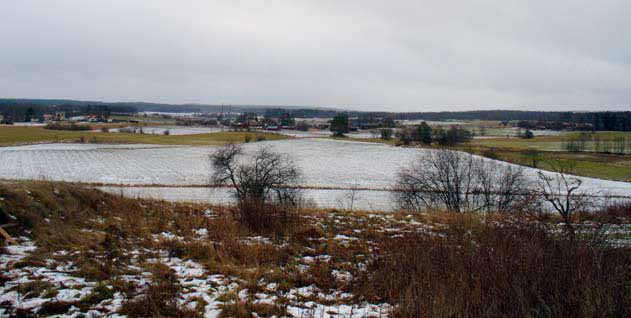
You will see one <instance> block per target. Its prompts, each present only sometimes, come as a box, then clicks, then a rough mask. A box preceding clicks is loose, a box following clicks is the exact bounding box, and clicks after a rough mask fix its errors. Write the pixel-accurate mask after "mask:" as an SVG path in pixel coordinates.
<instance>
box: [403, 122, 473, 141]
mask: <svg viewBox="0 0 631 318" xmlns="http://www.w3.org/2000/svg"><path fill="white" fill-rule="evenodd" d="M397 137H398V138H399V140H400V141H401V142H402V143H403V144H409V143H411V142H419V143H422V144H426V145H428V144H431V143H437V144H439V145H441V146H455V145H457V144H460V143H464V142H468V141H470V140H471V139H472V138H473V134H472V133H471V132H470V131H469V130H467V129H465V128H462V127H461V126H457V125H453V126H450V127H449V128H448V129H444V128H443V127H441V126H437V127H434V128H432V127H430V126H429V125H428V124H427V123H426V122H422V123H421V124H420V125H418V126H413V127H407V128H404V129H402V130H401V131H399V132H398V133H397Z"/></svg>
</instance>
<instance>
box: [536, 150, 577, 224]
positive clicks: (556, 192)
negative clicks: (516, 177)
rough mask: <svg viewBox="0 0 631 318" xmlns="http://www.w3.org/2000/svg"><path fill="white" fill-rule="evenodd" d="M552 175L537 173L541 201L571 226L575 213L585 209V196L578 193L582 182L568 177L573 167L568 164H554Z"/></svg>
mask: <svg viewBox="0 0 631 318" xmlns="http://www.w3.org/2000/svg"><path fill="white" fill-rule="evenodd" d="M554 170H555V171H557V172H554V173H544V172H542V171H539V172H538V173H537V174H538V176H539V189H540V191H539V193H540V195H541V197H542V198H543V200H544V201H545V202H547V203H549V204H550V205H551V206H552V208H553V209H554V210H555V211H557V212H558V213H559V214H560V215H561V217H562V218H563V221H564V222H565V223H566V224H568V225H569V224H571V222H572V216H573V214H574V213H575V212H577V211H579V210H582V209H586V205H587V201H586V198H587V196H586V194H585V193H579V192H578V190H579V189H580V187H581V185H582V183H583V181H581V179H579V178H577V177H574V176H572V175H570V174H569V173H570V172H571V171H572V170H573V167H572V165H571V164H569V163H564V162H557V163H555V169H554Z"/></svg>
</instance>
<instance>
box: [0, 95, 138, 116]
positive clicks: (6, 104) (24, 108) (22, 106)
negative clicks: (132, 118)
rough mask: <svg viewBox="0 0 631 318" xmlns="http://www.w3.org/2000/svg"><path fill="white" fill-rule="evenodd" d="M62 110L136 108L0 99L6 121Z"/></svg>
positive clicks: (75, 113) (85, 112) (103, 111)
mask: <svg viewBox="0 0 631 318" xmlns="http://www.w3.org/2000/svg"><path fill="white" fill-rule="evenodd" d="M55 112H64V113H65V114H66V117H71V116H82V115H100V116H102V117H108V116H110V115H111V114H133V113H136V112H137V109H136V108H135V107H133V106H130V105H127V104H123V103H120V104H119V103H100V102H78V101H64V100H29V99H0V113H1V114H2V115H3V117H4V118H5V120H6V121H8V122H23V121H27V122H28V121H31V120H34V119H35V120H41V119H43V116H44V114H46V113H55Z"/></svg>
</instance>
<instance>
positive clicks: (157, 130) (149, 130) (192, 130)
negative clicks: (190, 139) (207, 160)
mask: <svg viewBox="0 0 631 318" xmlns="http://www.w3.org/2000/svg"><path fill="white" fill-rule="evenodd" d="M126 129H127V130H129V129H132V130H134V129H135V130H136V133H140V128H138V127H123V128H113V129H110V130H109V132H111V133H120V132H121V130H123V132H125V130H126ZM225 131H228V129H221V128H218V127H188V126H168V125H165V126H143V127H142V133H143V134H149V135H165V134H168V135H171V136H183V135H200V134H210V133H219V132H225ZM167 132H168V133H167Z"/></svg>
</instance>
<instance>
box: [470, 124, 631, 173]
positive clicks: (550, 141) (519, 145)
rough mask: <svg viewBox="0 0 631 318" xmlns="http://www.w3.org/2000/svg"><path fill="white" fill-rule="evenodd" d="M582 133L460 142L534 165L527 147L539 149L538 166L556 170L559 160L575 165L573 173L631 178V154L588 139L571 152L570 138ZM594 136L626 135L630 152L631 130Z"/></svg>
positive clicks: (478, 150) (482, 152) (479, 151)
mask: <svg viewBox="0 0 631 318" xmlns="http://www.w3.org/2000/svg"><path fill="white" fill-rule="evenodd" d="M579 136H580V133H566V134H563V135H559V136H539V137H535V138H532V139H522V138H488V139H474V140H472V141H471V142H470V143H469V144H467V145H463V146H460V147H459V149H461V150H463V151H469V152H473V153H476V154H479V155H485V156H487V157H488V156H490V157H492V158H495V159H499V160H504V161H507V162H512V163H516V164H520V165H526V166H531V161H530V160H531V157H530V156H529V155H527V154H526V151H530V150H538V151H539V152H540V153H539V154H538V157H539V161H540V162H539V164H538V166H537V167H538V168H541V169H545V170H551V171H555V170H556V169H557V166H558V164H559V163H562V164H564V165H565V166H568V165H569V166H572V173H574V174H577V175H581V176H586V177H593V178H601V179H608V180H620V181H626V182H629V181H631V155H630V154H628V153H627V154H624V155H621V154H608V153H596V152H594V150H595V148H596V147H595V143H594V142H586V146H585V147H586V149H585V151H579V152H568V151H566V150H565V143H566V142H567V140H572V139H576V138H578V137H579ZM592 138H598V139H599V140H600V141H601V143H604V142H609V141H613V140H616V138H624V139H626V149H627V152H628V151H631V133H629V132H596V133H595V134H593V137H592Z"/></svg>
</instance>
